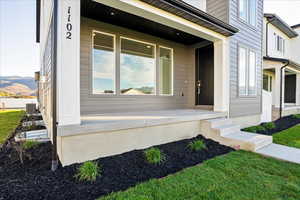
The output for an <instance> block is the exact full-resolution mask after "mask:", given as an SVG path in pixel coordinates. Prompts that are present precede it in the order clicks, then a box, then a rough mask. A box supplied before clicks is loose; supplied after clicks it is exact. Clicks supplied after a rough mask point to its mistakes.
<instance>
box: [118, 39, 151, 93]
mask: <svg viewBox="0 0 300 200" xmlns="http://www.w3.org/2000/svg"><path fill="white" fill-rule="evenodd" d="M155 68H156V64H155V45H153V44H149V43H144V42H140V41H136V40H132V39H128V38H121V55H120V91H121V94H123V95H149V94H155V90H156V87H155V86H156V80H155V77H156V76H155V73H156V70H155Z"/></svg>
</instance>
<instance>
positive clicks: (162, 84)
mask: <svg viewBox="0 0 300 200" xmlns="http://www.w3.org/2000/svg"><path fill="white" fill-rule="evenodd" d="M172 74H173V51H172V49H169V48H165V47H160V48H159V94H162V95H172V90H173V89H172V87H173V77H172Z"/></svg>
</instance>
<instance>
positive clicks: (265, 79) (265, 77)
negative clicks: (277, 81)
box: [263, 74, 272, 92]
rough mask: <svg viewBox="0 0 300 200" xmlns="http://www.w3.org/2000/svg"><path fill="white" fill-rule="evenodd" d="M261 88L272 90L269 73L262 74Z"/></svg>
mask: <svg viewBox="0 0 300 200" xmlns="http://www.w3.org/2000/svg"><path fill="white" fill-rule="evenodd" d="M263 89H264V90H266V91H268V92H272V76H271V75H269V74H264V75H263Z"/></svg>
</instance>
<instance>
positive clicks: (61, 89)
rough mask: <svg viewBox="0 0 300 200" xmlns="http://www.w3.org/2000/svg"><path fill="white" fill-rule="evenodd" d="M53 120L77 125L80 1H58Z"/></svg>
mask: <svg viewBox="0 0 300 200" xmlns="http://www.w3.org/2000/svg"><path fill="white" fill-rule="evenodd" d="M57 32H58V36H57V120H58V125H59V126H61V125H71V124H80V1H70V0H60V1H58V30H57Z"/></svg>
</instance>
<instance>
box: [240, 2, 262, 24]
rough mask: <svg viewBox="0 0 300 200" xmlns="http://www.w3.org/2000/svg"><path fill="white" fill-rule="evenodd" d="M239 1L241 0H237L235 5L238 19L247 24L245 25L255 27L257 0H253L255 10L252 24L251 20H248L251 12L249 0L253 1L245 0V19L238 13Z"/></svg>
mask: <svg viewBox="0 0 300 200" xmlns="http://www.w3.org/2000/svg"><path fill="white" fill-rule="evenodd" d="M240 1H241V0H238V6H237V9H238V14H237V16H238V19H239V20H240V21H242V22H243V23H245V24H247V25H249V26H251V27H254V28H256V27H257V2H256V0H255V10H254V12H255V13H254V16H255V23H254V24H251V22H250V13H251V10H250V1H254V0H246V2H245V3H246V6H247V8H246V18H247V19H246V20H245V19H243V18H242V17H241V15H240Z"/></svg>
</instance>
